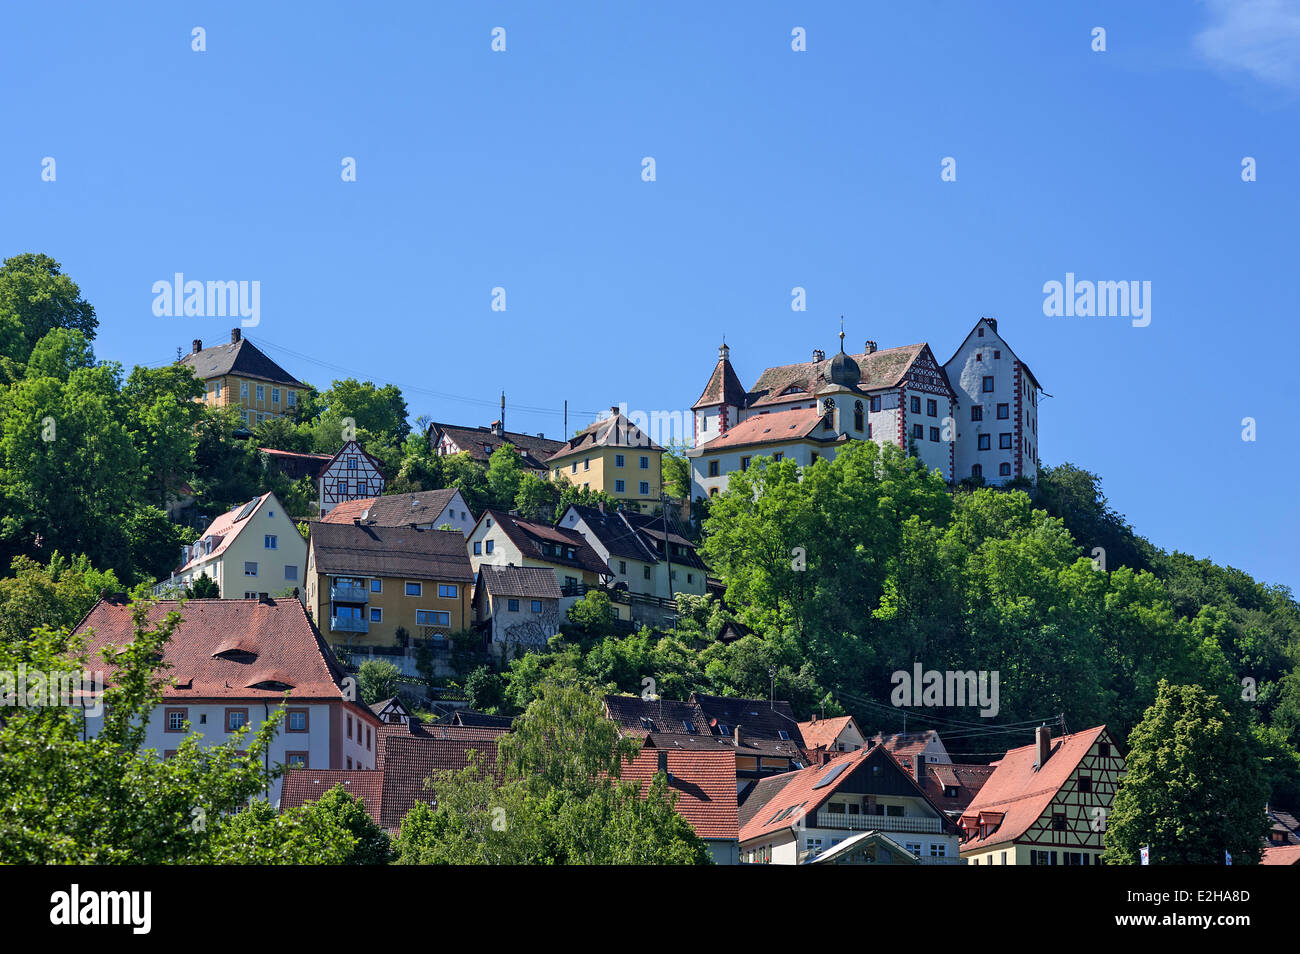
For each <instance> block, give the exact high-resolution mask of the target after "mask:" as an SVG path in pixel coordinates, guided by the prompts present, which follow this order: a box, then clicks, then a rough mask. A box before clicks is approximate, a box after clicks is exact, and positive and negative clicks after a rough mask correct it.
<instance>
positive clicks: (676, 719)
mask: <svg viewBox="0 0 1300 954" xmlns="http://www.w3.org/2000/svg"><path fill="white" fill-rule="evenodd" d="M605 714H606V716H608V717H609V719H610V720H611V721H613V722H615V723H616V724H617V725H618V727H619V728H620V729H621V730H623V731H624V732H625V733H626V734H627V735H636V736H644V735H646V734H648V733H651V732H680V733H683V734H689V733H688V732H687V729H686V727H685V726H683V725H682V723H683V722H690V723H691V724H692V725H694V726H695V729H696V731H697V732H704V731H705V726H704V724H703V722H702V721H701V718H700V711H699V709H698V708H697V707H696V706H695V705H693V704H692V703H689V702H679V701H677V700H674V699H642V698H641V697H640V696H615V695H608V696H606V697H605ZM642 719H648V720H649V722H648V724H647V723H643V722H642V721H641V720H642Z"/></svg>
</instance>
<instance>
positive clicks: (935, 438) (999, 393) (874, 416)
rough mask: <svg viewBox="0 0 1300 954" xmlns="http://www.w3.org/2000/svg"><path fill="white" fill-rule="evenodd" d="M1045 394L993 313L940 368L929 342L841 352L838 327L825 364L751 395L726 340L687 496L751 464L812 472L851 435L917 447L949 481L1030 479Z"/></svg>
mask: <svg viewBox="0 0 1300 954" xmlns="http://www.w3.org/2000/svg"><path fill="white" fill-rule="evenodd" d="M1040 390H1041V389H1040V387H1039V384H1038V380H1037V379H1036V378H1035V377H1034V375H1033V372H1031V371H1030V370H1029V367H1028V365H1026V364H1025V363H1024V362H1022V361H1021V360H1020V359H1019V358H1017V357H1016V355H1015V352H1013V351H1012V350H1011V348H1010V346H1008V345H1007V343H1006V341H1004V340H1003V339H1002V338H1001V337H1000V336H999V335H998V323H997V321H995V320H994V319H992V318H981V319H980V320H979V322H978V323H977V324H976V325H975V327H974V328H972V329H971V331H970V334H968V335H967V336H966V340H965V341H963V342H962V344H961V347H959V348H958V349H957V353H956V354H954V355H953V356H952V358H950V359H949V360H948V362H947V363H946V364H944V365H940V364H939V363H938V361H937V360H936V358H935V356H934V353H933V352H932V351H931V350H930V346H929V345H928V344H925V343H921V344H914V345H906V346H903V347H900V348H886V349H883V350H881V349H878V348H877V347H876V343H875V342H874V341H868V342H867V343H866V348H865V349H864V350H863V352H862V353H861V354H854V355H850V354H846V353H845V351H844V333H843V332H842V331H841V332H840V351H839V353H838V354H836V355H835V356H833V357H832V358H831V359H830V360H829V361H828V360H827V359H826V354H825V352H823V351H820V350H819V351H814V352H813V357H812V360H811V361H805V362H802V363H800V364H788V365H783V366H781V367H775V368H768V369H767V370H766V371H764V372H763V373H762V374H761V375H759V377H758V380H757V381H756V382H755V383H754V386H753V387H752V388H749V389H746V388H745V387H744V386H743V385H741V383H740V378H739V377H738V376H737V375H736V372H735V369H734V368H733V367H732V366H731V349H730V348H728V347H727V345H725V344H723V345H722V347H721V348H719V349H718V363H717V365H716V366H715V367H714V369H713V375H712V376H711V377H710V378H709V383H708V384H707V385H706V386H705V388H704V393H703V394H701V395H700V399H699V400H698V401H696V402H695V404H694V405H693V406H692V410H693V411H694V413H695V441H694V447H693V448H692V449H691V450H689V451H687V453H686V456H687V457H688V458H689V459H690V461H691V496H692V497H705V496H712V495H713V494H716V493H718V492H720V491H722V490H725V489H726V487H727V478H728V475H729V474H731V473H732V472H733V471H737V470H745V469H746V468H748V467H749V464H750V462H751V461H752V460H753V458H755V457H758V456H765V457H771V458H774V459H776V460H783V459H790V460H794V461H796V462H797V463H799V464H800V465H801V466H808V465H809V464H812V463H813V462H814V461H816V460H817V459H818V458H820V457H826V458H828V459H831V458H834V456H835V453H836V451H837V450H838V449H839V448H840V447H841V446H843V445H844V444H845V443H846V442H847V441H850V440H874V441H876V442H877V443H880V444H884V443H891V444H894V445H896V446H898V447H900V448H902V449H903V450H910V451H911V452H912V453H914V454H915V455H916V456H917V457H919V458H920V459H921V460H922V461H923V462H924V463H925V465H926V467H928V468H930V469H931V470H936V469H937V470H938V471H939V472H940V473H941V474H942V475H943V477H944V479H945V480H946V481H948V482H949V483H956V482H958V481H961V480H964V479H966V478H971V477H973V478H983V480H984V482H985V483H988V484H1004V483H1006V482H1007V481H1009V480H1013V479H1015V478H1017V477H1024V478H1027V479H1029V480H1031V481H1034V480H1037V478H1038V394H1039V391H1040Z"/></svg>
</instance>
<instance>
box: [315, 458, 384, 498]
mask: <svg viewBox="0 0 1300 954" xmlns="http://www.w3.org/2000/svg"><path fill="white" fill-rule="evenodd" d="M383 492H384V475H383V474H382V473H381V472H380V470H379V461H377V460H375V459H374V458H373V457H371V456H370V455H369V454H367V453H366V452H365V451H364V450H362V449H361V445H360V444H358V443H357V442H356V441H345V442H344V444H343V446H342V447H340V448H339V450H338V453H337V454H335V455H334V456H333V457H332V458H330V461H329V463H327V464H326V465H325V466H324V467H322V468H321V472H320V498H319V506H320V513H321V516H322V517H323V516H325V515H326V514H328V513H329V512H330V511H331V510H333V509H334V508H335V507H337V506H338V505H339V504H341V503H347V502H348V501H352V500H362V499H365V498H368V497H378V496H379V495H380V494H382V493H383Z"/></svg>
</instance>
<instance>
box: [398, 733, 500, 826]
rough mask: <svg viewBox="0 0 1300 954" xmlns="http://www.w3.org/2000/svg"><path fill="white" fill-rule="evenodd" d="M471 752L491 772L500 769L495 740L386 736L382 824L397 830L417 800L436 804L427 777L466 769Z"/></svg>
mask: <svg viewBox="0 0 1300 954" xmlns="http://www.w3.org/2000/svg"><path fill="white" fill-rule="evenodd" d="M471 751H477V752H479V753H480V755H481V756H482V758H481V759H480V764H481V765H482V766H483V767H484V769H486V770H487V771H488V772H492V773H496V772H497V771H498V769H497V743H496V740H495V739H492V740H490V741H484V740H483V739H481V738H480V739H478V740H475V741H470V740H461V741H450V740H442V739H433V738H426V737H423V736H410V735H395V734H392V735H388V736H386V737H385V738H384V768H383V773H382V774H383V778H384V782H383V786H384V787H383V795H382V797H381V799H380V820H379V824H380V826H381V827H383V828H386V829H388V830H390V831H395V830H397V829H398V828H400V827H401V826H402V819H403V818H405V817H406V813H407V812H409V811H410V810H411V808H412V807H413V806H414V805H415V803H416V802H417V801H420V802H424V803H426V804H433V801H434V797H433V793H432V792H431V791H429V789H427V788H426V787H425V784H424V783H425V780H426V779H428V778H429V777H430V776H432V775H433V774H434V773H435V772H440V771H451V772H457V771H460V770H461V769H463V768H465V766H466V765H468V764H469V758H470V756H469V753H470V752H471Z"/></svg>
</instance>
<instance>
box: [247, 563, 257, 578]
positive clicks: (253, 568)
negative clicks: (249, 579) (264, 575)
mask: <svg viewBox="0 0 1300 954" xmlns="http://www.w3.org/2000/svg"><path fill="white" fill-rule="evenodd" d="M244 576H257V564H256V563H245V564H244Z"/></svg>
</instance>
